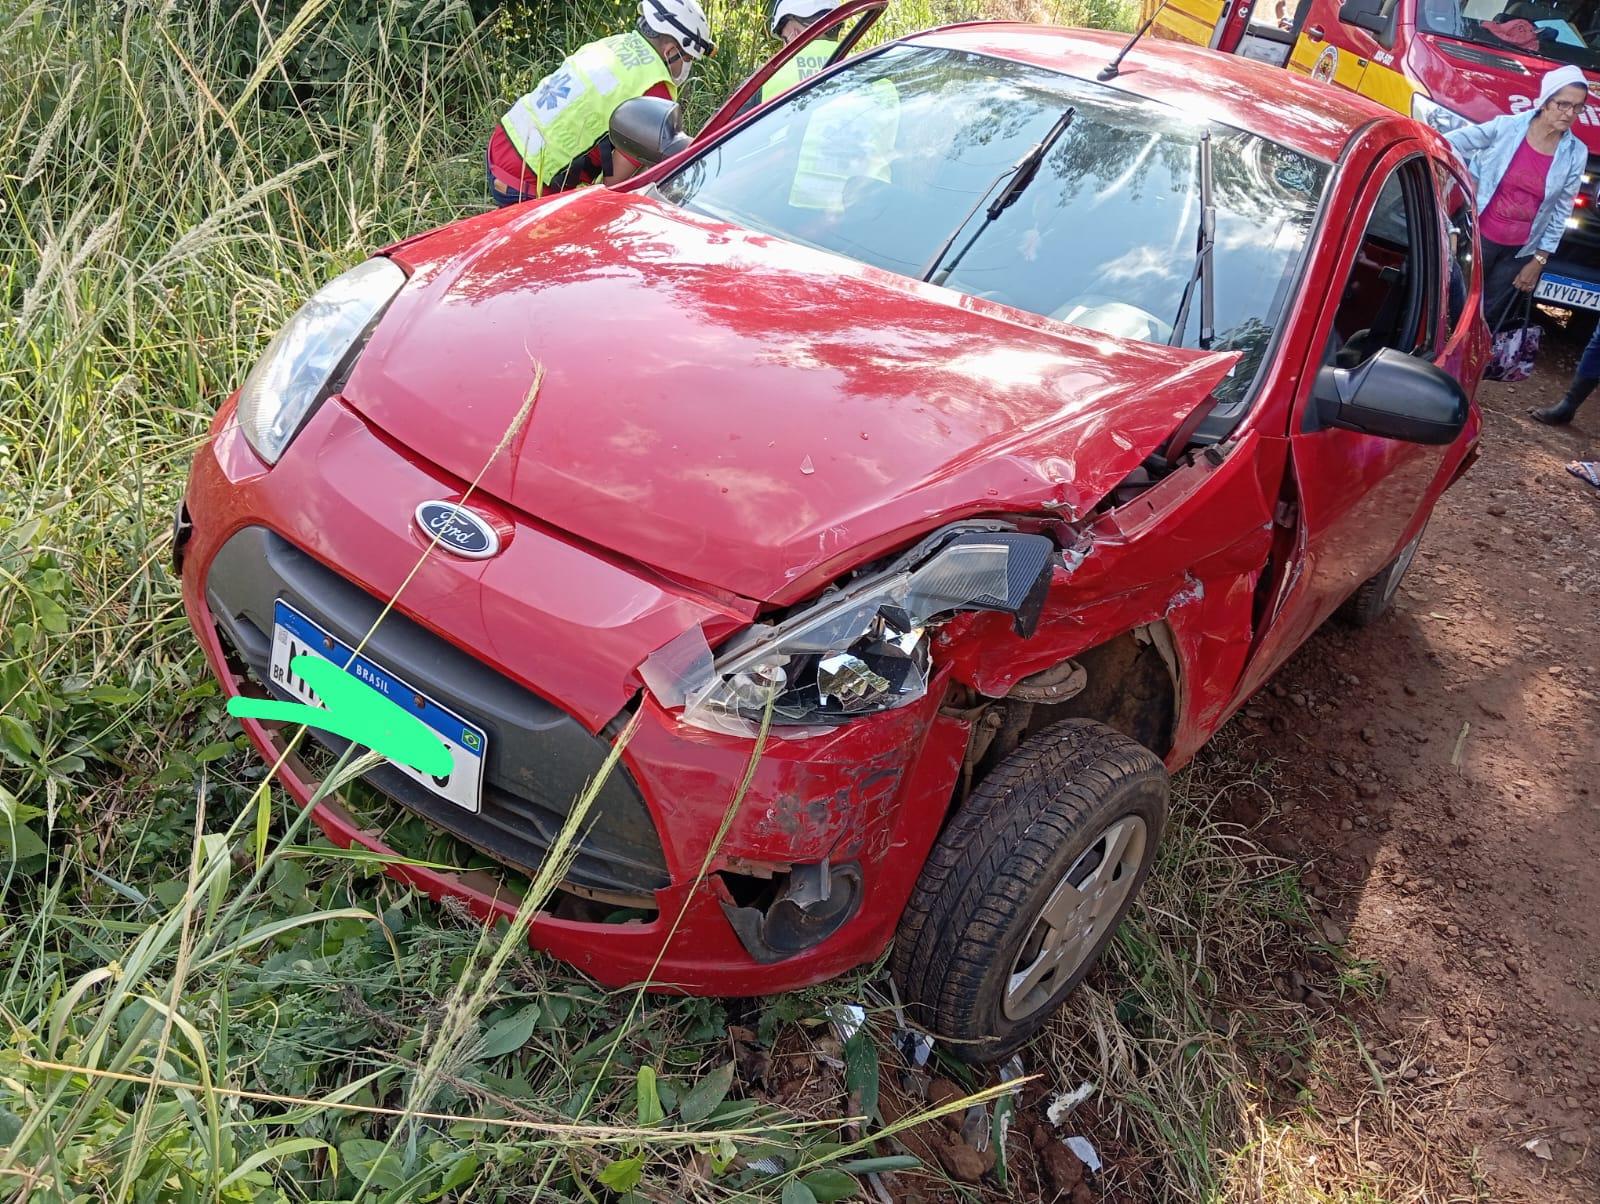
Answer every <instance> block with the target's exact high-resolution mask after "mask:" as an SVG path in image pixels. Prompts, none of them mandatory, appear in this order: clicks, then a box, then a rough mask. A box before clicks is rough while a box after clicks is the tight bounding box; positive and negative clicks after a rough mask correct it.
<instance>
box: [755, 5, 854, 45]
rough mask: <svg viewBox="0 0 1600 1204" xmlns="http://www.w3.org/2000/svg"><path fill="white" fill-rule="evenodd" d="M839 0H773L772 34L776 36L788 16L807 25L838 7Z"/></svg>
mask: <svg viewBox="0 0 1600 1204" xmlns="http://www.w3.org/2000/svg"><path fill="white" fill-rule="evenodd" d="M839 4H840V0H775V3H774V4H773V6H772V22H771V28H772V36H773V37H777V36H778V30H780V29H782V28H783V23H784V22H785V21H787V20H788V19H789V18H790V17H793V18H794V19H795V20H796V21H799V22H800V24H802V25H807V26H809V25H810V24H811V23H812V22H813V21H816V20H817V19H818V18H819V17H823V16H825V15H827V14H828V13H831V12H832V11H833V10H834V9H836V8H838V7H839Z"/></svg>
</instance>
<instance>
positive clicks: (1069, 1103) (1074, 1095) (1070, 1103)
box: [1045, 1083, 1094, 1128]
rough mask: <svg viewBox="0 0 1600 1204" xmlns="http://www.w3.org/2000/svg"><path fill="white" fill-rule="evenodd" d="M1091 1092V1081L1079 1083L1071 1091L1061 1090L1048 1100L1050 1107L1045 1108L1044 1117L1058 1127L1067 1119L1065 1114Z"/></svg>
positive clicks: (1092, 1085) (1092, 1086) (1092, 1087)
mask: <svg viewBox="0 0 1600 1204" xmlns="http://www.w3.org/2000/svg"><path fill="white" fill-rule="evenodd" d="M1093 1094H1094V1084H1093V1083H1080V1084H1079V1085H1078V1086H1077V1087H1075V1088H1074V1089H1073V1090H1071V1091H1063V1092H1062V1093H1061V1094H1060V1095H1058V1096H1056V1097H1055V1099H1053V1100H1051V1101H1050V1107H1049V1108H1047V1109H1045V1117H1046V1118H1047V1119H1048V1120H1049V1121H1050V1123H1051V1124H1053V1125H1055V1126H1056V1127H1058V1128H1059V1127H1060V1126H1061V1123H1062V1122H1063V1121H1064V1120H1066V1119H1067V1114H1068V1113H1069V1112H1071V1111H1072V1110H1073V1109H1074V1108H1076V1107H1077V1106H1078V1105H1079V1104H1081V1103H1083V1101H1084V1100H1086V1099H1088V1098H1089V1097H1090V1096H1091V1095H1093Z"/></svg>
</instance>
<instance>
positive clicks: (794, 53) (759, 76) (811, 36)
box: [694, 0, 889, 142]
mask: <svg viewBox="0 0 1600 1204" xmlns="http://www.w3.org/2000/svg"><path fill="white" fill-rule="evenodd" d="M888 7H889V0H851V3H849V4H841V5H840V6H839V7H838V8H837V9H835V10H834V11H833V12H832V13H831V14H830V15H829V16H828V18H827V19H826V21H819V22H817V23H816V24H815V25H813V26H812V27H811V28H810V29H808V30H806V32H805V33H804V34H802V35H801V36H800V37H798V38H796V39H795V40H794V41H793V42H791V43H790V44H789V45H787V46H785V47H784V48H783V49H782V50H780V51H779V52H778V53H777V54H775V55H773V56H772V57H771V58H770V59H768V60H767V61H766V63H765V64H764V65H763V66H762V67H761V68H760V69H759V70H758V71H757V72H756V73H755V74H754V75H752V76H751V77H750V78H749V79H747V80H745V81H744V83H742V84H740V85H739V87H738V88H737V89H735V90H734V93H733V95H732V96H730V97H728V99H727V100H726V101H724V102H723V105H722V107H721V108H720V109H718V110H717V111H716V112H715V113H713V114H712V115H711V120H709V121H707V122H706V123H705V125H704V126H702V127H701V129H700V132H699V133H698V134H696V135H695V137H694V140H695V142H701V141H704V140H705V139H707V138H712V137H715V136H716V135H717V134H718V133H720V132H721V131H722V130H724V129H726V128H727V127H728V126H730V125H732V124H733V123H734V121H736V120H737V119H738V118H739V117H740V116H741V114H742V112H743V110H744V108H745V106H746V105H747V104H748V103H749V102H750V100H751V99H752V98H753V97H755V96H758V95H759V94H760V92H761V89H762V88H763V87H764V86H765V85H766V82H767V81H768V80H769V79H771V78H772V77H773V76H774V75H776V74H777V73H778V72H779V70H781V69H782V68H783V66H784V65H785V64H786V63H788V62H790V61H791V60H793V59H796V58H798V57H799V56H800V55H801V54H803V53H805V49H806V47H807V46H809V45H811V43H813V42H815V41H816V40H817V39H818V38H820V37H822V36H823V34H825V33H827V32H828V31H829V30H832V29H836V28H838V27H839V26H840V25H842V24H844V23H845V22H848V21H851V20H854V21H855V24H853V25H851V26H850V28H849V29H848V30H847V31H846V32H845V35H844V36H843V37H842V38H840V39H839V48H838V49H837V50H835V51H834V52H833V54H832V56H831V57H830V58H829V59H828V66H830V67H832V66H833V65H834V64H835V63H840V62H843V61H844V60H845V59H846V58H848V57H849V56H850V54H851V52H852V51H854V50H855V48H856V47H857V46H858V45H859V44H860V42H861V39H862V38H864V37H865V36H866V35H867V31H868V30H870V29H871V28H872V27H873V26H874V25H876V24H877V23H878V19H879V18H880V17H882V16H883V13H884V10H885V9H887V8H888Z"/></svg>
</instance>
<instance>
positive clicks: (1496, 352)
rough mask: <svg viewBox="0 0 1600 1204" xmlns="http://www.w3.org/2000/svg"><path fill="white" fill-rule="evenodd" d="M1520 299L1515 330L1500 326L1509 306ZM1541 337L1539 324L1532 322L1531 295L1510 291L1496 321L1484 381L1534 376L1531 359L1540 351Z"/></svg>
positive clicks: (1508, 315) (1513, 379)
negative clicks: (1520, 305)
mask: <svg viewBox="0 0 1600 1204" xmlns="http://www.w3.org/2000/svg"><path fill="white" fill-rule="evenodd" d="M1519 295H1520V296H1521V298H1522V314H1521V317H1522V321H1521V322H1520V323H1519V324H1518V326H1517V327H1516V329H1514V330H1505V329H1502V328H1503V327H1504V326H1505V324H1506V319H1507V318H1508V317H1510V316H1511V310H1512V308H1513V307H1514V306H1515V305H1516V304H1517V298H1518V296H1519ZM1543 336H1544V331H1543V329H1542V328H1541V327H1538V326H1535V325H1533V294H1532V293H1531V292H1527V293H1521V294H1517V293H1513V294H1512V296H1511V297H1510V299H1508V300H1507V301H1506V307H1505V309H1504V310H1503V311H1502V312H1501V314H1500V320H1499V321H1498V322H1496V323H1495V327H1494V343H1493V345H1492V347H1491V348H1490V350H1489V366H1488V367H1487V368H1485V369H1484V371H1483V379H1484V380H1497V381H1500V382H1501V383H1502V384H1508V385H1510V384H1516V383H1517V382H1518V381H1519V380H1527V379H1528V377H1530V376H1532V375H1533V361H1534V359H1535V357H1537V356H1538V354H1539V340H1540V339H1541V338H1542V337H1543Z"/></svg>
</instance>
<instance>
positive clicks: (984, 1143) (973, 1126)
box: [961, 1104, 991, 1154]
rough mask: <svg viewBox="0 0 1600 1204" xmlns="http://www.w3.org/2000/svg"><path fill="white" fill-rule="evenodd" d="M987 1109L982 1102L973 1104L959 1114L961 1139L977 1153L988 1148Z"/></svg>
mask: <svg viewBox="0 0 1600 1204" xmlns="http://www.w3.org/2000/svg"><path fill="white" fill-rule="evenodd" d="M990 1128H991V1126H990V1124H989V1109H988V1108H987V1107H985V1106H984V1105H983V1104H973V1105H972V1106H971V1107H970V1108H968V1109H967V1110H966V1111H965V1112H963V1113H962V1114H961V1140H962V1141H964V1142H966V1143H967V1144H968V1145H970V1146H971V1147H972V1148H973V1149H975V1150H977V1151H978V1153H980V1154H981V1153H983V1152H984V1151H985V1150H986V1149H988V1148H989V1133H990Z"/></svg>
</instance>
